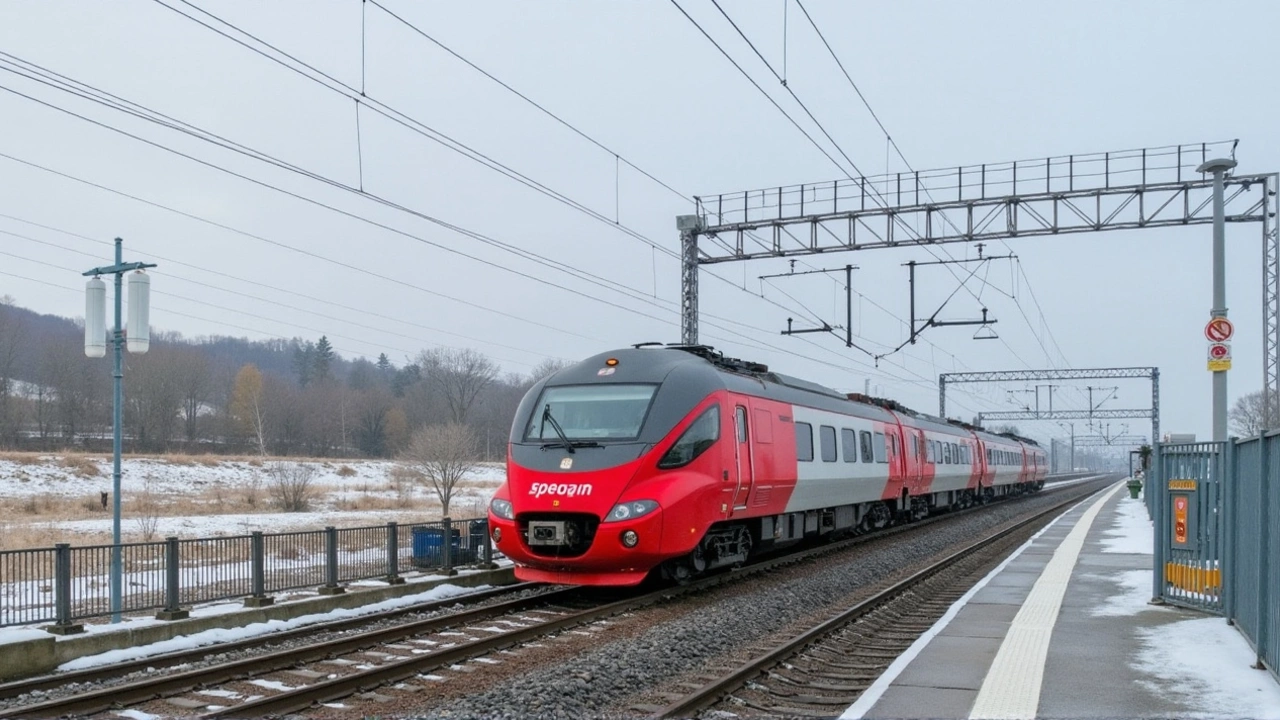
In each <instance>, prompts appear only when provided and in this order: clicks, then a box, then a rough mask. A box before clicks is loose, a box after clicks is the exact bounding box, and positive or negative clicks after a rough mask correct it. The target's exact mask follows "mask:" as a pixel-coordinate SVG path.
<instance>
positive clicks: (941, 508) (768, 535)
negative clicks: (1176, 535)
mask: <svg viewBox="0 0 1280 720" xmlns="http://www.w3.org/2000/svg"><path fill="white" fill-rule="evenodd" d="M1043 487H1044V482H1043V481H1039V482H1031V483H1019V484H1015V485H1002V486H999V487H991V486H986V487H982V488H978V489H966V490H953V491H946V492H938V493H931V494H929V495H917V496H910V495H907V494H906V493H905V492H904V493H903V497H901V498H899V499H896V500H888V501H876V502H868V503H860V504H857V505H841V506H838V507H834V508H824V509H820V510H806V511H802V512H791V513H784V514H782V515H770V516H767V517H762V518H750V519H747V520H739V521H733V520H729V521H725V522H722V523H718V524H716V525H713V526H712V527H711V529H710V530H708V531H707V534H706V535H705V536H703V538H702V541H701V542H699V543H698V545H697V547H695V548H694V550H693V551H692V552H690V553H689V554H687V555H685V556H683V557H678V558H673V559H671V560H667V561H666V562H664V563H663V564H662V565H661V566H660V573H661V575H662V577H664V578H666V579H669V580H675V581H676V582H680V583H685V582H689V581H690V580H692V579H694V578H696V577H698V576H700V575H702V574H704V573H706V572H709V571H711V570H715V569H717V568H723V567H737V566H740V565H742V564H743V563H745V562H746V561H747V560H748V559H749V558H750V557H751V556H752V555H753V553H754V554H759V553H762V552H767V551H770V550H778V549H782V548H785V547H788V546H791V545H795V544H798V543H800V542H803V541H805V540H815V539H825V540H828V541H835V540H839V539H842V538H845V537H850V536H854V535H862V534H864V533H869V532H874V531H876V530H883V529H885V528H888V527H892V526H895V525H904V524H908V523H912V522H917V521H919V520H923V519H924V518H926V517H928V516H930V515H933V514H936V513H938V512H945V511H949V510H964V509H967V508H971V507H974V506H977V505H985V504H987V503H990V502H993V501H995V500H998V499H1002V498H1007V497H1014V496H1018V495H1026V494H1029V493H1033V492H1036V491H1038V490H1040V489H1041V488H1043Z"/></svg>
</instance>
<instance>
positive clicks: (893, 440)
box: [889, 435, 899, 457]
mask: <svg viewBox="0 0 1280 720" xmlns="http://www.w3.org/2000/svg"><path fill="white" fill-rule="evenodd" d="M898 455H899V453H898V436H897V435H890V436H889V457H898Z"/></svg>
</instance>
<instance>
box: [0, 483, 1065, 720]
mask: <svg viewBox="0 0 1280 720" xmlns="http://www.w3.org/2000/svg"><path fill="white" fill-rule="evenodd" d="M1049 489H1050V490H1051V489H1052V486H1050V488H1049ZM973 512H981V509H979V508H974V509H970V510H965V511H960V512H952V513H945V514H940V515H937V516H933V517H931V518H928V519H925V520H923V521H920V522H916V523H912V524H909V525H903V526H899V527H894V528H890V529H888V530H884V531H880V532H876V533H872V534H869V535H865V536H860V537H856V538H853V539H849V540H844V541H840V542H835V543H831V544H827V545H823V546H819V547H816V548H813V549H809V550H806V551H803V552H798V553H794V552H793V553H790V554H787V555H783V556H780V557H772V558H766V559H764V560H762V561H761V562H757V563H754V564H752V565H750V566H748V567H746V568H744V569H742V570H740V571H738V572H734V573H722V574H718V575H713V576H711V577H708V578H705V579H702V580H699V581H697V582H693V583H690V584H688V585H685V586H679V587H664V588H660V589H658V590H656V591H654V592H649V593H643V594H641V593H640V591H634V592H631V593H629V594H628V595H627V596H626V597H623V598H621V599H616V598H617V595H618V593H617V592H614V593H613V594H612V596H609V595H607V594H602V593H601V592H598V591H597V592H590V591H587V590H586V589H583V588H567V589H562V590H550V589H549V590H548V591H547V592H545V593H543V594H540V595H537V596H531V597H523V598H519V599H517V600H512V601H506V602H500V603H497V604H492V605H487V606H484V607H480V608H475V609H472V610H467V611H463V612H460V613H451V614H447V615H442V616H438V617H433V618H430V619H426V620H419V621H414V622H409V623H402V624H398V625H395V626H392V627H387V628H381V629H378V630H373V631H368V632H360V633H351V634H350V635H348V636H345V637H340V638H336V639H333V640H327V641H325V642H321V643H314V644H309V645H305V646H302V647H290V648H287V649H284V650H278V651H275V652H269V653H267V654H264V655H258V656H254V657H247V658H241V659H237V660H233V661H229V662H225V663H218V664H216V665H212V666H209V667H205V668H198V669H194V670H184V671H179V672H176V673H173V674H168V675H158V676H151V677H148V678H147V679H145V680H143V681H141V682H129V683H125V684H115V685H111V686H105V687H100V688H96V689H93V690H90V691H88V692H82V693H80V694H77V695H74V696H68V697H63V698H53V699H47V700H44V701H42V702H38V703H32V704H25V705H23V706H22V707H18V708H13V709H10V710H6V711H4V712H0V718H8V717H23V718H27V717H60V716H66V715H79V716H84V715H93V714H95V713H103V712H108V711H112V710H115V709H119V708H121V707H128V706H143V707H145V706H146V704H148V703H152V702H156V701H157V700H159V701H160V702H166V701H167V703H168V704H167V710H168V714H175V711H177V713H176V714H192V713H193V712H195V711H196V710H197V708H202V709H204V710H206V711H207V710H210V708H211V707H215V706H218V705H219V703H218V701H216V698H218V697H236V696H238V697H240V698H247V697H248V696H250V693H248V692H245V691H244V690H243V689H242V690H239V691H218V690H217V689H218V688H219V687H224V686H228V685H231V686H240V687H243V684H244V683H246V682H251V681H252V679H254V678H262V677H264V676H270V675H272V674H273V673H287V674H288V676H287V677H288V679H289V681H290V682H291V683H296V682H297V681H298V680H300V679H302V680H306V681H307V682H308V683H309V684H306V685H304V686H302V687H285V686H286V685H288V684H289V683H284V682H280V681H272V680H267V681H265V682H266V684H264V685H258V686H254V690H253V693H256V694H260V695H262V696H261V697H257V698H254V699H252V700H248V701H246V702H243V703H241V704H239V705H234V706H229V707H228V706H218V707H217V708H216V709H213V710H212V711H211V714H210V715H208V716H209V717H260V716H266V715H280V714H284V713H288V712H294V711H298V710H302V709H305V708H308V707H312V706H314V705H316V704H319V703H325V702H331V701H333V700H336V699H340V698H344V697H349V696H351V695H353V694H360V693H367V692H369V691H371V690H372V689H374V688H377V687H384V686H388V685H392V684H394V683H397V682H401V681H404V680H406V679H410V678H413V677H414V676H417V675H421V674H423V673H428V672H430V671H431V670H432V669H435V668H441V667H448V666H452V665H454V664H455V663H460V662H463V661H467V660H474V659H476V658H480V657H483V656H486V655H488V654H491V653H494V652H496V651H501V650H504V649H508V648H512V647H516V646H520V645H522V644H527V643H531V642H535V641H536V640H538V639H539V638H544V637H546V636H548V635H555V634H557V633H561V632H564V631H566V630H569V629H572V628H576V627H580V626H584V625H590V624H591V623H595V622H599V621H600V620H602V619H604V618H607V617H609V616H611V615H616V614H619V613H624V612H627V611H630V610H634V609H637V608H641V607H644V606H646V605H652V604H655V603H658V602H662V601H664V600H669V599H672V598H674V597H679V596H683V595H686V594H689V593H696V592H699V591H702V590H706V589H709V588H712V587H716V586H718V585H722V584H727V583H732V582H736V581H737V580H739V579H742V578H744V577H749V576H751V575H755V574H758V573H764V572H768V571H770V570H771V569H773V568H776V567H778V566H783V565H790V564H795V563H799V562H802V561H804V560H807V559H811V558H814V557H818V556H822V555H827V554H831V553H835V552H839V551H841V550H844V549H846V548H850V547H853V546H855V545H860V544H863V543H866V542H869V541H878V540H882V539H886V538H891V537H893V536H896V535H899V534H901V533H905V532H909V531H911V530H913V529H915V528H917V527H921V526H922V525H926V524H931V523H934V522H939V521H945V520H947V519H949V518H954V517H958V516H961V515H967V514H969V513H973ZM530 587H531V586H530V585H529V584H522V585H517V586H505V587H503V588H497V589H493V590H487V591H483V592H481V593H470V594H468V595H465V596H458V597H454V598H449V599H447V600H443V601H439V602H435V603H431V604H430V605H427V606H416V607H410V608H402V609H398V610H394V611H388V612H386V613H380V614H377V615H369V616H363V617H360V618H352V619H347V620H341V621H336V622H332V623H321V624H316V625H311V626H307V627H304V628H297V629H294V630H290V631H287V632H284V633H274V634H271V635H267V636H261V637H258V638H252V639H249V640H244V641H239V642H236V643H229V644H222V645H215V646H209V647H204V648H199V649H195V650H191V651H185V652H182V653H171V654H168V655H164V656H155V657H151V658H145V659H142V660H138V661H134V662H130V663H126V664H117V665H114V666H111V667H107V668H100V669H93V670H85V671H78V672H72V673H61V674H57V675H52V676H48V677H43V678H37V679H34V680H30V681H24V682H16V683H9V684H6V685H3V686H0V699H3V698H15V697H18V696H20V695H23V694H29V693H31V692H33V691H37V690H38V691H44V692H47V691H49V690H51V689H53V688H55V687H61V686H67V685H70V684H72V683H78V684H80V685H84V684H91V683H100V682H103V681H104V680H109V679H112V678H120V677H121V676H124V675H127V674H129V673H131V672H136V671H139V670H144V669H149V668H163V667H174V666H180V665H184V664H187V663H190V662H193V661H198V660H205V659H206V658H207V657H209V656H212V655H218V654H224V653H229V652H235V651H239V650H248V649H252V648H264V647H267V646H269V645H274V644H279V643H281V642H282V641H284V640H287V639H304V638H306V637H307V636H310V635H319V634H325V633H333V632H342V631H349V630H355V629H358V628H359V627H361V626H365V625H368V624H370V623H372V622H374V621H376V620H379V619H388V618H391V617H398V616H404V615H409V614H412V613H418V612H423V611H427V610H431V609H433V608H436V609H438V608H441V607H444V606H448V605H452V604H456V603H458V602H471V603H475V602H482V601H485V600H487V599H492V598H495V597H500V596H501V595H503V594H510V593H514V592H518V591H520V590H522V589H528V588H530ZM535 587H536V586H535ZM543 587H545V586H543ZM602 597H603V599H602ZM584 605H585V606H584ZM479 623H484V624H486V628H475V627H474V626H475V625H476V624H479ZM499 625H503V626H504V627H499ZM440 633H444V635H440ZM478 635H483V636H484V637H477V636H478ZM459 638H464V639H459ZM344 655H349V656H352V657H357V658H358V659H355V660H351V659H344V658H343V656H344ZM361 658H362V659H361ZM371 658H376V659H371ZM321 664H323V665H321ZM309 666H315V667H314V668H313V669H308V667H309ZM273 683H274V684H275V686H277V688H283V689H279V690H278V691H277V692H276V694H274V695H268V694H266V693H268V692H270V691H271V689H272V684H273ZM210 688H212V689H214V692H220V693H221V694H220V695H215V694H211V693H209V689H210ZM202 692H203V693H204V694H203V695H200V693H202ZM192 694H196V695H200V697H195V698H193V697H191V695H192ZM184 708H185V710H184Z"/></svg>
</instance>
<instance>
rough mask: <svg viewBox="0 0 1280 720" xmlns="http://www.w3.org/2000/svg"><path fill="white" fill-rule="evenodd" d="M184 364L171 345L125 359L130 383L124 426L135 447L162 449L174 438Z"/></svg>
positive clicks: (176, 350) (180, 354) (178, 353)
mask: <svg viewBox="0 0 1280 720" xmlns="http://www.w3.org/2000/svg"><path fill="white" fill-rule="evenodd" d="M186 362H187V360H186V358H185V357H184V354H183V353H182V352H181V351H179V350H178V349H177V348H175V347H174V346H172V345H157V346H155V347H153V348H151V351H150V352H148V353H146V354H145V355H130V356H129V357H128V359H127V363H128V368H127V369H126V372H127V373H128V374H129V375H130V377H131V378H132V379H131V380H130V387H129V392H128V394H127V395H126V396H125V423H126V425H127V426H128V427H129V428H130V430H131V431H132V433H133V437H134V443H135V444H136V445H137V446H138V447H140V448H154V449H164V448H165V446H167V445H168V443H169V440H170V438H172V437H173V435H174V434H175V430H176V428H177V424H178V418H179V414H180V411H181V409H182V385H181V375H182V372H183V366H184V365H185V364H186Z"/></svg>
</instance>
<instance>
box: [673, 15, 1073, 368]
mask: <svg viewBox="0 0 1280 720" xmlns="http://www.w3.org/2000/svg"><path fill="white" fill-rule="evenodd" d="M672 2H673V3H675V0H672ZM712 4H713V5H714V6H715V7H716V9H717V10H718V11H719V12H720V14H721V15H723V16H724V18H725V19H726V20H727V21H728V22H729V23H730V25H731V26H732V27H733V28H734V30H735V31H736V32H737V33H738V35H739V36H740V37H741V38H742V39H743V41H745V42H746V43H747V45H748V46H749V47H750V48H751V50H752V51H753V52H754V53H755V55H756V57H758V58H759V59H760V61H761V62H762V63H764V65H765V66H766V67H767V68H768V69H769V71H770V72H771V73H772V74H773V76H774V77H775V78H776V79H777V80H778V81H779V83H780V84H782V85H783V86H784V88H785V89H786V90H787V92H788V93H789V94H790V95H791V96H792V97H793V98H794V99H795V100H796V102H797V103H798V104H799V105H800V106H801V108H802V109H804V111H805V113H806V114H807V115H809V117H810V119H811V120H813V122H814V123H815V124H817V125H818V127H819V128H820V129H822V130H823V133H824V135H826V137H827V138H828V140H830V141H831V143H832V144H833V145H834V146H835V147H836V148H837V150H839V151H840V152H841V154H842V155H843V156H844V157H845V158H846V160H849V158H848V155H847V154H845V153H844V152H843V150H840V148H839V145H838V144H837V143H836V142H835V140H834V139H833V138H831V136H830V134H828V133H826V131H825V128H823V127H822V125H821V123H820V122H818V120H817V119H816V118H815V117H813V115H812V113H811V112H809V110H808V108H807V107H806V106H805V105H804V103H803V102H802V101H800V99H799V97H798V96H797V95H796V93H795V91H794V89H792V88H791V87H790V86H789V85H788V84H787V83H786V81H785V80H784V79H783V77H782V76H780V75H779V74H778V73H777V71H776V70H775V69H774V68H773V66H772V64H770V63H769V61H768V60H767V59H766V58H765V57H764V55H763V54H762V53H761V52H760V51H759V50H758V49H757V48H756V46H755V44H754V43H753V42H752V41H751V39H750V38H748V37H747V36H746V34H745V33H744V32H743V31H742V29H741V28H740V27H739V26H738V24H737V23H736V22H735V21H734V20H733V18H732V17H730V16H729V14H728V13H727V12H725V10H724V8H723V7H721V6H720V4H719V2H718V0H712ZM797 4H798V5H799V7H800V8H801V10H802V12H803V13H804V15H805V17H806V19H807V20H808V21H809V23H810V25H811V26H812V27H813V29H814V31H815V33H817V35H818V37H819V39H820V40H821V41H822V43H823V45H824V46H825V47H826V49H827V51H828V52H829V53H830V55H831V57H832V59H833V60H835V62H836V64H837V65H838V66H839V68H840V70H841V72H842V73H843V74H844V76H845V79H846V80H847V81H848V83H849V85H850V86H851V87H852V88H853V90H854V92H855V93H856V94H857V96H858V98H859V99H860V100H861V101H862V103H863V105H864V106H865V107H866V109H867V111H868V112H869V113H870V114H871V116H872V118H873V119H874V121H875V122H876V124H877V125H878V126H879V127H880V129H881V131H882V132H883V133H884V135H885V140H886V152H888V150H889V148H890V147H891V148H892V149H893V150H894V151H896V152H897V154H898V156H899V158H900V159H901V160H902V161H903V164H904V165H906V166H907V168H908V170H909V171H911V172H914V169H913V168H912V167H911V164H910V162H908V161H907V158H906V156H905V154H904V153H903V152H902V149H901V148H900V147H899V146H898V144H897V142H896V141H895V140H894V139H893V136H892V134H891V133H889V131H888V128H886V127H885V125H884V123H883V122H882V121H881V120H880V118H879V116H878V115H877V114H876V113H875V110H874V109H873V108H872V107H871V104H870V102H869V101H868V100H867V99H866V96H865V95H864V94H863V93H862V90H861V89H860V88H858V86H857V83H856V82H854V80H853V78H852V76H851V75H850V74H849V72H848V70H847V69H846V68H845V67H844V63H843V62H842V61H841V60H840V58H839V56H838V55H836V53H835V50H834V48H832V47H831V44H830V43H829V42H828V41H827V39H826V37H825V35H824V34H823V33H822V31H821V28H819V27H818V25H817V23H816V21H814V19H813V17H812V16H811V15H810V14H809V11H808V10H807V9H806V8H805V7H804V5H803V3H802V2H801V0H797ZM677 7H679V5H678V4H677ZM681 12H682V13H683V14H684V15H685V17H686V18H688V19H689V20H690V22H693V23H694V25H695V26H697V27H698V29H699V30H702V32H703V35H704V36H706V37H707V39H708V40H710V41H711V42H712V43H713V44H715V45H716V47H717V48H718V49H720V51H721V53H722V54H724V55H725V56H726V57H729V56H728V54H727V53H726V52H725V51H724V50H723V48H720V46H719V45H718V43H716V42H715V40H714V39H712V38H711V37H710V35H709V34H708V33H706V31H705V30H703V29H702V28H701V26H700V25H698V23H697V22H696V21H694V20H693V18H692V17H691V16H689V14H688V13H687V12H684V10H683V8H681ZM729 59H730V61H731V62H734V61H733V60H732V58H729ZM734 65H735V67H738V69H739V71H740V72H742V73H743V74H744V76H747V78H748V80H751V82H752V84H753V85H755V87H756V88H757V89H758V90H760V92H762V93H764V94H765V95H766V96H768V93H765V92H764V90H763V88H760V86H759V85H758V84H756V83H755V81H754V80H752V79H751V78H750V76H749V75H747V73H746V72H745V70H743V69H742V68H741V66H738V65H737V63H736V62H734ZM770 101H771V102H772V98H770ZM774 105H775V107H778V109H779V110H780V111H782V112H783V113H784V114H786V112H785V110H782V108H781V106H778V105H777V104H776V102H775V103H774ZM789 119H790V118H789ZM792 122H793V123H794V122H795V121H794V120H792ZM806 136H807V134H806ZM810 140H811V141H812V138H810ZM850 162H851V164H852V161H851V160H850ZM837 166H838V163H837ZM853 167H854V168H855V169H856V165H853ZM841 170H842V172H843V171H844V170H843V168H841ZM859 173H860V174H861V172H860V171H859ZM885 177H886V179H887V178H888V177H889V176H888V174H887V173H886V176H885ZM870 187H871V188H872V191H873V192H874V193H876V195H877V196H879V195H880V193H879V191H877V190H875V186H874V184H872V185H871V186H870ZM926 195H928V196H929V197H932V196H931V195H930V194H929V191H928V189H927V188H926ZM879 199H880V200H881V201H882V204H886V205H887V202H885V201H884V198H882V197H881V198H879ZM943 219H944V220H945V221H947V222H951V221H950V218H948V217H946V216H945V214H944V215H943ZM903 227H904V228H906V229H907V230H908V231H909V232H911V230H912V229H911V228H909V227H907V226H905V225H904V226H903ZM924 247H925V250H926V251H927V252H929V254H931V255H933V256H934V257H935V258H937V259H939V260H941V258H939V257H938V255H937V254H936V253H935V252H934V251H933V250H932V249H931V248H929V247H928V246H924ZM1005 247H1006V248H1007V247H1008V245H1007V243H1006V244H1005ZM943 252H944V254H946V256H947V257H948V258H949V259H952V260H954V256H952V255H951V253H950V252H949V251H948V250H947V249H946V248H943ZM1010 252H1012V250H1010ZM944 267H945V268H946V269H947V271H948V272H949V273H950V274H951V275H952V277H953V278H954V279H955V280H956V281H957V282H958V283H960V286H961V287H962V288H964V289H965V290H966V291H967V292H968V293H969V294H970V295H971V296H973V298H974V299H975V300H977V301H978V302H981V297H980V296H979V295H978V294H976V293H974V291H973V290H972V289H970V288H968V287H967V286H966V284H965V283H966V281H967V279H966V280H961V279H960V277H959V275H958V274H957V273H956V271H954V270H953V269H952V268H951V267H950V266H948V265H944ZM972 276H973V274H972V273H970V276H969V277H972ZM980 280H983V282H984V286H985V285H989V283H986V282H985V279H981V278H980ZM993 287H994V286H993ZM997 289H998V288H997ZM1002 294H1006V295H1008V293H1002ZM952 295H954V293H953V294H952ZM1010 297H1012V298H1013V299H1014V301H1015V303H1017V299H1016V297H1014V296H1010ZM1019 310H1020V312H1022V315H1023V318H1024V320H1026V321H1027V324H1028V327H1029V329H1031V331H1032V334H1033V336H1035V338H1036V340H1037V342H1039V343H1040V344H1041V345H1043V341H1042V340H1041V339H1040V337H1039V334H1038V333H1036V332H1035V328H1034V326H1033V325H1032V324H1031V323H1030V320H1029V319H1028V318H1026V314H1025V312H1024V311H1022V310H1021V307H1020V306H1019ZM1041 317H1042V319H1043V313H1042V315H1041ZM913 333H914V329H913ZM1006 344H1007V343H1006ZM900 349H901V347H900V348H899V350H900ZM1059 350H1060V349H1059ZM895 352H896V351H895ZM1046 356H1048V353H1047V351H1046Z"/></svg>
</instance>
